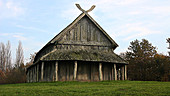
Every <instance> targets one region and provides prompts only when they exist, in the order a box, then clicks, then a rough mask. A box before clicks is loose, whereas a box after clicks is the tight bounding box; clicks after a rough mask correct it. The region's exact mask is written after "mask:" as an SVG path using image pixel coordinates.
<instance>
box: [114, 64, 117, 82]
mask: <svg viewBox="0 0 170 96" xmlns="http://www.w3.org/2000/svg"><path fill="white" fill-rule="evenodd" d="M114 73H115V75H114V76H115V80H117V70H116V64H114Z"/></svg>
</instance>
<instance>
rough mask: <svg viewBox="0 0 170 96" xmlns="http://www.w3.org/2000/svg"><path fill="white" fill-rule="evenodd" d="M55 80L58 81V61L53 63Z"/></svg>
mask: <svg viewBox="0 0 170 96" xmlns="http://www.w3.org/2000/svg"><path fill="white" fill-rule="evenodd" d="M55 81H58V61H56V63H55Z"/></svg>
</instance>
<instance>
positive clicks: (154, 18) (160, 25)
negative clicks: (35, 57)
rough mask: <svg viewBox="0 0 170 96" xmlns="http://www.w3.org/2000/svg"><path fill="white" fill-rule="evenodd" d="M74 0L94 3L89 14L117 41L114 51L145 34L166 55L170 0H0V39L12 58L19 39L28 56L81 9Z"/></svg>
mask: <svg viewBox="0 0 170 96" xmlns="http://www.w3.org/2000/svg"><path fill="white" fill-rule="evenodd" d="M75 3H79V4H80V5H81V7H82V8H83V9H85V10H87V9H89V8H90V7H91V6H92V5H96V8H95V9H94V10H93V11H91V12H90V13H89V14H90V15H91V16H92V17H93V18H94V19H95V20H96V21H97V22H98V23H99V24H100V25H101V27H102V28H103V29H104V30H105V31H106V32H107V33H108V34H109V35H110V36H111V37H112V38H113V39H114V40H115V41H116V42H117V43H118V45H119V47H118V48H117V49H116V50H115V53H117V54H119V53H121V52H125V51H126V50H127V48H128V46H129V44H130V42H131V41H133V40H135V39H138V40H141V39H143V38H144V39H147V40H149V42H150V43H152V44H153V46H156V47H157V50H158V52H159V53H163V54H165V55H167V51H168V50H167V47H168V44H167V43H166V38H168V37H170V0H0V42H3V43H7V41H8V40H9V41H10V42H11V46H12V54H13V59H14V57H15V51H16V48H17V46H18V41H19V40H21V42H22V44H23V49H24V55H25V59H28V58H29V56H30V54H31V53H34V52H37V51H39V50H40V49H41V48H42V47H43V46H44V45H45V44H46V43H47V42H48V41H50V40H51V39H52V38H53V37H54V36H55V35H57V34H58V33H59V32H60V31H61V30H63V29H64V28H65V27H66V26H67V25H69V24H70V23H71V22H72V21H73V20H74V19H75V18H76V17H77V16H78V15H79V14H80V13H81V11H79V10H78V9H77V8H76V6H75Z"/></svg>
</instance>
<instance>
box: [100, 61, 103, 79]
mask: <svg viewBox="0 0 170 96" xmlns="http://www.w3.org/2000/svg"><path fill="white" fill-rule="evenodd" d="M99 79H100V81H102V80H103V75H102V63H99Z"/></svg>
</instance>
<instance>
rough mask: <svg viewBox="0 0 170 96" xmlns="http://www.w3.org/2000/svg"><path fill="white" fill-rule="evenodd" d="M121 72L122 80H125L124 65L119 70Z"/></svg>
mask: <svg viewBox="0 0 170 96" xmlns="http://www.w3.org/2000/svg"><path fill="white" fill-rule="evenodd" d="M121 72H122V80H125V66H124V65H123V66H122V68H121Z"/></svg>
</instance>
